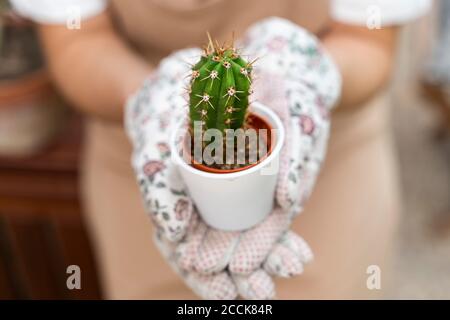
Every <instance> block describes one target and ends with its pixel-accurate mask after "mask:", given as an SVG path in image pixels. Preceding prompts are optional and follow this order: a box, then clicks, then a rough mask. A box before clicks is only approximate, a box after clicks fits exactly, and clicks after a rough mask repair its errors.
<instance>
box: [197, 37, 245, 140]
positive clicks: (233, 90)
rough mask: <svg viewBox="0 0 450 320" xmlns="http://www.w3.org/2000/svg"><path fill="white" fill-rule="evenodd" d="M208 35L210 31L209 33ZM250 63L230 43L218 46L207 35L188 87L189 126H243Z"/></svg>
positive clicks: (222, 130)
mask: <svg viewBox="0 0 450 320" xmlns="http://www.w3.org/2000/svg"><path fill="white" fill-rule="evenodd" d="M208 36H209V35H208ZM251 73H252V63H249V62H247V61H245V60H244V59H243V58H242V57H241V55H239V53H238V52H237V50H236V48H234V45H233V43H231V45H222V46H219V45H218V44H217V42H216V43H215V44H214V43H213V41H212V40H211V38H210V37H209V44H208V46H207V47H206V48H205V49H204V54H203V55H202V57H201V59H200V61H199V62H198V63H197V64H195V65H194V66H193V68H192V75H191V86H190V88H189V116H190V120H191V128H193V126H194V123H195V121H200V122H201V124H202V130H207V129H212V128H213V129H218V130H220V131H221V132H224V130H226V129H239V128H244V126H245V121H246V117H247V109H248V105H249V95H250V94H251V89H250V85H251V82H252V74H251Z"/></svg>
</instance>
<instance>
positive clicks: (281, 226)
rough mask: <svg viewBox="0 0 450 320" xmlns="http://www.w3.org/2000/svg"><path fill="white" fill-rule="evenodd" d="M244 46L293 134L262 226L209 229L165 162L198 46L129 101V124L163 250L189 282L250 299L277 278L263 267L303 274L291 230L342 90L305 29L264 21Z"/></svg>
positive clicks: (303, 254) (170, 62)
mask: <svg viewBox="0 0 450 320" xmlns="http://www.w3.org/2000/svg"><path fill="white" fill-rule="evenodd" d="M245 44H246V46H247V47H246V49H245V50H246V51H248V52H251V53H254V54H256V55H258V56H262V59H263V62H261V63H260V64H259V65H258V68H257V70H261V71H262V72H261V73H260V76H261V77H265V78H266V79H267V80H266V81H261V82H259V83H262V84H270V90H267V89H264V88H255V94H257V95H258V98H259V100H261V102H263V103H264V104H266V105H268V106H275V107H276V108H275V109H276V110H275V111H276V112H278V114H279V115H280V117H281V118H282V119H283V121H284V123H285V127H286V129H287V137H290V138H291V139H288V141H287V142H286V146H285V148H284V151H283V152H284V154H283V156H282V159H284V160H285V161H284V162H283V163H282V166H281V171H280V181H279V184H278V188H277V195H276V199H277V203H278V205H279V208H278V209H276V210H275V211H274V213H272V214H271V215H270V216H269V217H268V218H267V219H266V220H265V221H264V222H263V223H261V224H260V225H258V226H256V227H254V228H252V229H250V230H248V231H245V232H242V233H240V232H222V231H218V230H214V229H211V228H209V227H207V226H206V225H205V224H204V223H203V222H202V221H200V220H199V219H198V217H197V216H196V214H195V213H194V212H193V209H192V203H191V201H190V200H189V199H188V198H187V197H186V194H185V192H184V188H183V185H182V183H181V181H180V179H179V178H178V176H177V173H176V172H175V170H173V169H174V168H173V166H172V164H171V163H170V160H168V159H169V150H168V148H167V143H166V142H167V141H168V135H167V131H170V130H168V128H170V127H171V125H173V124H174V123H176V122H177V121H179V119H181V117H182V116H183V113H184V112H185V111H182V109H181V108H180V107H179V106H180V105H181V100H180V99H181V97H182V90H181V86H180V85H179V84H180V83H181V82H182V81H181V80H182V79H181V76H182V75H183V74H184V71H186V67H185V66H184V65H183V64H182V63H181V62H180V61H181V60H183V59H184V60H186V59H187V60H189V58H193V57H195V52H194V51H195V50H190V51H189V50H188V51H182V52H179V53H177V54H175V55H174V56H172V57H169V58H167V59H165V60H164V61H163V62H162V63H161V65H160V67H159V69H158V71H157V72H156V73H154V75H153V77H151V78H150V79H149V80H148V81H147V82H146V83H147V84H146V85H145V86H144V87H143V89H141V91H140V92H139V93H138V94H137V95H135V96H134V97H133V98H132V99H131V100H130V102H129V104H128V108H127V128H128V131H129V133H130V137H131V139H132V140H133V141H134V144H135V153H134V157H133V158H134V159H133V164H134V167H135V170H136V172H137V175H138V177H139V180H140V181H141V187H142V189H143V194H144V197H145V199H146V204H147V206H148V207H149V209H150V211H151V212H152V217H153V219H154V220H155V222H156V225H157V226H158V228H159V235H160V236H159V237H158V239H160V241H159V242H158V244H159V247H160V248H161V249H163V252H164V253H165V255H166V257H167V258H168V259H169V260H170V262H171V264H172V265H173V266H174V268H175V269H176V270H177V271H178V272H179V273H180V274H181V275H182V276H183V277H184V279H185V280H186V282H187V283H188V284H189V285H190V286H191V288H193V289H194V290H195V291H196V292H197V293H198V294H200V295H201V296H203V297H207V298H228V299H231V298H234V297H235V296H236V292H237V290H236V287H235V284H236V285H237V288H238V290H239V292H240V294H241V295H242V296H243V297H245V298H270V297H272V296H273V283H272V281H271V278H270V276H269V275H268V274H267V273H266V271H268V272H270V273H271V274H276V275H281V276H289V275H293V274H297V273H299V272H301V270H302V268H303V263H305V262H307V261H309V260H310V259H311V257H312V253H311V251H310V249H309V247H308V246H307V245H306V243H305V242H304V241H303V240H302V239H301V238H300V237H298V236H296V235H294V234H293V233H291V232H288V233H285V231H286V230H287V229H288V227H289V224H290V221H291V219H292V216H293V215H294V214H295V213H298V212H300V211H301V207H302V205H303V203H304V201H305V200H306V199H307V197H308V196H309V193H310V191H311V190H312V186H313V184H314V181H315V177H316V175H317V172H318V170H319V167H320V163H321V161H322V159H323V157H324V151H325V146H326V141H327V138H328V131H329V123H328V117H327V115H328V112H329V108H330V107H331V105H332V104H333V103H334V102H335V100H336V98H337V96H338V93H339V84H340V82H339V74H338V73H337V71H336V69H335V68H334V67H333V64H332V63H331V61H330V60H329V59H328V58H327V56H326V55H324V54H323V53H322V52H321V51H320V50H319V46H318V44H317V41H316V40H315V38H313V37H312V36H311V35H309V34H307V33H306V32H305V31H303V30H302V29H301V28H299V27H297V26H295V25H293V24H291V23H289V22H287V21H285V20H281V19H267V20H265V21H263V22H261V23H259V24H257V25H255V26H254V27H253V28H251V29H250V31H249V32H248V33H247V37H246V40H245ZM299 69H300V70H299ZM299 71H300V72H299ZM257 83H258V82H257ZM265 93H270V95H269V96H268V95H265ZM169 115H170V116H172V117H169ZM171 121H172V122H171ZM147 139H148V140H147ZM299 189H301V190H299ZM186 230H188V232H187V235H186V237H185V238H184V239H183V241H181V242H180V241H179V240H180V239H182V238H183V235H184V233H185V231H186ZM165 238H167V239H170V240H172V241H178V242H176V243H175V244H173V243H172V244H171V243H168V242H167V241H165ZM262 264H264V269H265V271H264V270H263V269H262V268H261V266H262ZM225 268H227V269H228V270H229V271H230V273H231V274H232V277H230V276H229V274H228V273H227V272H225V271H224V269H225Z"/></svg>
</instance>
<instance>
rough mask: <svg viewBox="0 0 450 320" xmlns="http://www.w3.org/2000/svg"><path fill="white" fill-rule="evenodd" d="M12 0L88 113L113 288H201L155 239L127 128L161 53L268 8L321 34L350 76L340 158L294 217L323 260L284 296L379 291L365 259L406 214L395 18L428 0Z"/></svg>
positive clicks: (186, 294) (101, 236)
mask: <svg viewBox="0 0 450 320" xmlns="http://www.w3.org/2000/svg"><path fill="white" fill-rule="evenodd" d="M13 3H14V4H15V7H16V8H17V10H18V11H19V12H21V13H22V14H23V15H26V16H29V17H31V18H33V19H34V20H36V21H37V22H39V23H40V27H39V30H40V35H41V38H42V42H43V44H44V48H45V52H46V55H47V58H48V62H49V66H50V70H51V72H52V75H53V78H54V80H55V82H56V84H57V85H58V86H59V87H60V89H61V90H62V92H63V93H64V94H65V95H66V96H67V97H68V98H69V99H70V100H71V101H72V102H73V104H74V105H75V106H77V107H78V108H79V109H80V110H82V111H84V112H85V113H86V114H87V115H88V123H87V145H86V150H85V158H84V162H83V169H84V171H83V172H84V180H83V194H84V203H85V208H86V218H87V220H88V222H89V226H90V228H91V232H92V236H93V240H94V243H95V246H96V249H97V255H98V258H99V259H98V260H99V263H100V268H101V271H102V279H103V284H104V286H105V293H106V297H107V298H148V299H152V298H193V297H194V296H193V295H192V293H191V292H190V291H189V290H188V289H187V288H186V287H185V286H183V285H182V282H181V281H180V280H179V279H178V278H177V276H176V275H175V274H173V273H172V271H171V270H170V269H169V268H168V267H167V265H166V263H165V262H164V261H163V259H161V257H160V255H159V254H158V253H157V251H156V249H155V248H154V247H153V246H152V245H151V244H149V224H148V223H147V221H146V219H147V218H146V217H145V214H144V212H143V211H144V210H143V208H142V205H141V200H140V195H139V190H138V188H137V186H136V183H135V178H134V176H133V173H132V170H131V168H130V164H129V159H130V153H131V147H130V145H129V143H128V142H127V139H126V137H125V134H124V131H123V128H122V126H121V123H122V117H123V105H124V103H125V101H126V100H127V98H128V96H129V95H130V94H131V93H132V92H133V91H134V90H136V89H137V88H139V86H140V83H141V82H142V81H143V79H144V78H146V76H147V75H148V74H149V73H150V72H151V70H152V68H154V67H155V66H156V65H157V64H158V62H159V61H160V59H162V58H163V57H165V56H167V55H168V54H169V53H170V52H172V51H174V50H177V49H180V48H184V47H187V46H200V45H202V44H203V43H204V38H205V31H206V30H209V31H210V32H211V33H212V34H213V35H214V36H215V37H217V38H218V39H219V40H223V39H226V38H227V37H228V35H229V34H231V32H232V31H235V32H236V34H238V35H239V34H243V32H244V31H245V29H246V28H247V27H248V26H249V25H250V24H252V23H254V22H256V21H258V20H260V19H262V18H264V17H267V16H280V17H284V18H287V19H290V20H291V21H293V22H295V23H297V24H299V25H301V26H303V27H305V28H307V29H308V30H310V31H312V32H313V33H316V34H318V35H320V37H321V40H322V42H323V44H324V46H325V47H326V48H327V49H328V51H329V53H330V54H331V55H332V57H333V58H334V60H335V62H336V64H337V65H338V67H339V69H340V72H341V74H342V79H343V90H342V98H341V102H340V105H339V106H338V107H337V108H336V111H335V113H334V114H333V117H332V118H333V119H332V123H333V128H332V132H331V141H330V146H329V153H328V158H327V160H326V163H325V165H324V168H323V169H322V173H321V175H320V178H319V180H318V184H317V186H316V188H315V190H314V193H313V195H312V198H311V199H310V201H309V202H308V204H307V206H306V209H305V212H304V213H303V215H302V216H301V217H300V218H298V219H297V220H296V221H295V223H294V225H293V229H294V230H295V231H296V232H298V233H300V234H301V235H302V236H303V237H304V238H305V239H307V241H308V242H309V243H310V244H311V246H312V247H313V248H314V251H315V256H316V261H315V262H314V264H312V265H311V267H309V268H308V269H307V270H306V271H305V273H304V274H303V275H302V276H300V277H296V278H293V279H288V280H279V281H278V282H277V288H278V297H280V298H294V299H298V298H361V297H364V298H368V297H372V296H374V295H376V294H378V293H379V292H377V291H376V290H375V291H370V290H368V288H367V286H366V277H367V274H366V270H367V268H368V267H369V266H370V265H378V266H380V267H383V266H384V263H385V262H386V261H387V258H388V256H389V254H390V247H391V244H392V242H393V234H394V231H395V225H396V220H397V218H398V215H399V212H400V207H399V201H398V200H399V198H398V197H399V195H398V190H397V181H396V170H395V161H394V158H393V153H392V146H391V139H390V132H389V127H388V114H387V107H388V100H387V98H386V95H385V94H384V92H385V90H384V88H385V86H386V83H387V81H388V78H389V73H390V70H391V67H392V64H393V55H394V49H395V42H396V41H395V40H396V35H397V27H396V26H398V25H399V24H402V23H405V22H406V21H409V20H411V19H413V18H415V17H417V16H418V15H420V14H422V13H424V12H425V11H426V9H427V7H428V5H429V1H426V0H422V1H421V0H417V1H410V0H409V1H406V0H398V1H388V0H386V1H377V2H376V4H377V5H378V6H375V7H373V6H372V7H370V4H371V1H362V0H359V1H356V0H335V1H331V2H330V4H329V3H328V1H292V0H283V1H276V2H275V1H269V0H267V1H266V0H264V1H261V0H259V1H256V0H255V1H253V0H252V1H234V0H232V1H223V0H203V1H201V0H180V1H175V0H172V1H162V0H135V1H132V2H131V1H124V0H110V1H109V3H108V5H109V6H108V8H107V7H106V5H107V4H106V2H105V1H103V0H94V1H84V0H66V1H53V2H49V1H37V0H33V1H32V2H31V1H26V0H14V1H13ZM68 5H75V6H78V7H76V8H77V9H79V11H80V13H81V16H82V18H83V21H82V23H81V29H80V30H68V29H67V28H66V27H65V26H64V24H65V21H66V18H67V17H66V12H67V6H68ZM329 5H330V6H329ZM330 9H331V11H330ZM366 9H370V10H368V11H366ZM374 10H375V11H374ZM378 10H379V11H378ZM329 12H331V18H330V16H329ZM367 12H369V14H374V16H373V17H367ZM368 18H370V19H372V18H374V19H375V22H376V19H377V18H380V19H381V23H382V25H383V28H381V29H376V28H375V29H368V28H366V20H367V19H368ZM375 27H376V24H375ZM383 270H384V269H383ZM383 275H384V273H383ZM383 281H384V282H382V284H385V282H386V279H385V278H383Z"/></svg>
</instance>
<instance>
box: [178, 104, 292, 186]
mask: <svg viewBox="0 0 450 320" xmlns="http://www.w3.org/2000/svg"><path fill="white" fill-rule="evenodd" d="M250 111H252V112H253V113H255V114H256V115H258V116H259V117H261V118H263V119H264V121H266V122H267V123H268V124H269V125H270V126H271V127H272V129H276V130H277V131H276V135H275V139H274V140H275V145H273V143H272V150H271V152H270V154H268V155H267V156H266V157H265V158H264V159H262V160H261V161H259V162H258V163H256V164H252V165H250V166H249V167H245V168H243V170H240V171H233V172H230V173H227V172H220V173H212V172H206V171H202V170H200V169H197V168H195V167H194V166H192V165H190V164H188V163H186V161H185V160H184V159H183V158H182V156H181V155H180V154H179V152H178V151H176V152H171V154H172V161H174V162H175V164H177V165H179V166H181V167H183V169H184V170H187V171H189V172H191V173H193V174H196V175H199V176H202V177H207V178H211V179H216V180H223V179H233V178H238V177H242V176H245V175H249V174H252V173H254V172H257V171H259V170H260V169H262V168H264V167H266V166H267V165H268V164H269V163H271V162H272V161H273V160H274V159H275V158H276V157H277V156H278V155H279V154H280V152H281V149H282V147H283V144H284V139H285V129H284V126H283V123H282V122H281V119H280V118H279V117H278V115H277V114H276V113H275V112H273V111H272V110H271V109H269V108H268V107H266V106H265V105H263V104H262V103H260V102H254V103H252V105H251V106H250ZM183 127H185V123H184V121H182V122H181V123H180V124H179V125H178V127H177V128H176V130H174V132H173V134H172V137H171V139H170V147H171V150H177V143H176V142H177V138H178V137H179V135H178V133H179V131H180V130H182V129H183Z"/></svg>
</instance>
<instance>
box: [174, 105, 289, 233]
mask: <svg viewBox="0 0 450 320" xmlns="http://www.w3.org/2000/svg"><path fill="white" fill-rule="evenodd" d="M250 111H251V112H252V113H254V114H256V115H258V116H260V117H261V118H263V119H264V120H266V121H267V123H269V124H270V125H271V127H272V129H275V130H272V152H271V153H270V154H269V155H268V156H267V157H266V158H265V159H263V160H262V161H261V162H260V163H258V164H256V165H255V166H252V167H250V168H248V169H245V170H242V171H238V172H232V173H224V174H221V173H209V172H205V171H201V170H198V169H196V168H194V167H193V166H191V165H190V164H188V163H187V162H186V161H185V159H183V157H182V155H181V154H180V153H181V152H180V148H181V146H180V145H181V144H180V143H177V142H179V141H180V140H181V137H184V136H185V134H186V127H185V125H184V124H180V125H179V126H178V128H177V130H175V132H174V134H173V136H172V139H171V148H172V150H174V151H175V152H172V160H173V161H174V162H175V164H176V166H177V167H178V170H179V172H180V174H181V176H182V177H183V179H184V182H185V183H186V185H187V188H188V191H189V194H190V196H191V197H192V199H193V200H194V203H195V205H196V206H197V209H198V211H199V213H200V215H201V216H202V218H203V219H204V221H205V222H206V223H207V224H208V225H210V226H212V227H214V228H216V229H220V230H226V231H237V230H245V229H248V228H251V227H253V226H255V225H257V224H258V223H260V222H262V221H263V220H264V219H265V218H266V217H267V215H268V214H269V213H270V212H271V211H272V208H273V202H274V193H275V187H276V183H277V178H278V171H279V166H278V162H279V156H280V152H281V148H282V146H283V142H284V136H285V131H284V127H283V124H282V122H281V120H280V118H279V117H278V116H277V115H276V114H275V113H274V112H273V111H272V110H270V109H269V108H267V107H266V106H264V105H262V104H261V103H256V102H255V103H253V104H252V105H251V107H250ZM268 134H270V133H268Z"/></svg>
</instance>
